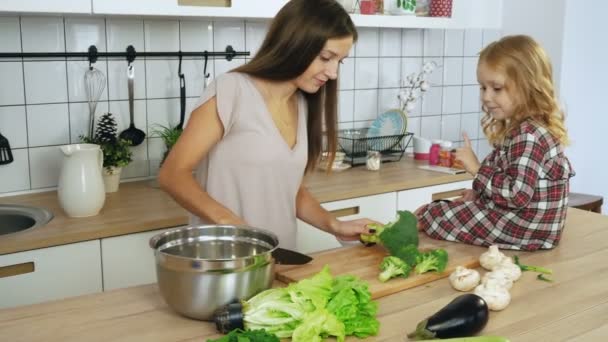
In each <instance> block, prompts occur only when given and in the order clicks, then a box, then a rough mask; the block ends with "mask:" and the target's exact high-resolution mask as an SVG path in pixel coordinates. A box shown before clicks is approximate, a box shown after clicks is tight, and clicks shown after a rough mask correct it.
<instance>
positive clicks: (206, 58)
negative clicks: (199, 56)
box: [203, 50, 211, 78]
mask: <svg viewBox="0 0 608 342" xmlns="http://www.w3.org/2000/svg"><path fill="white" fill-rule="evenodd" d="M203 56H204V57H205V66H204V67H203V76H205V78H209V76H211V74H210V73H208V72H207V62H208V61H209V53H208V52H207V50H205V52H203Z"/></svg>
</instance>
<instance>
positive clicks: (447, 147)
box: [439, 141, 452, 167]
mask: <svg viewBox="0 0 608 342" xmlns="http://www.w3.org/2000/svg"><path fill="white" fill-rule="evenodd" d="M439 147H440V149H439V166H445V167H452V142H451V141H442V142H441V144H439Z"/></svg>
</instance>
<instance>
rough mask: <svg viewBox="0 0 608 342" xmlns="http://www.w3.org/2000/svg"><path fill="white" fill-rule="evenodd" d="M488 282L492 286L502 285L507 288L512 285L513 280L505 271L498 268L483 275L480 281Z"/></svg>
mask: <svg viewBox="0 0 608 342" xmlns="http://www.w3.org/2000/svg"><path fill="white" fill-rule="evenodd" d="M488 282H490V283H492V284H491V285H492V286H499V287H504V288H505V289H507V290H509V289H510V288H511V287H512V286H513V280H511V278H510V277H509V275H508V274H507V273H505V272H504V271H502V270H500V269H495V270H494V271H492V272H488V273H486V274H484V275H483V278H482V279H481V283H482V284H486V283H488Z"/></svg>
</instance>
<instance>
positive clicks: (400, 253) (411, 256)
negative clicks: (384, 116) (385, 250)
mask: <svg viewBox="0 0 608 342" xmlns="http://www.w3.org/2000/svg"><path fill="white" fill-rule="evenodd" d="M393 255H394V256H396V257H398V258H399V259H401V260H403V261H405V262H406V263H407V264H408V265H409V266H410V267H412V268H413V267H414V266H416V262H417V261H418V258H419V257H420V251H418V248H417V247H416V246H414V245H406V246H399V248H398V249H397V251H396V252H395V253H394V254H393Z"/></svg>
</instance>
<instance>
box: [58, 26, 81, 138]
mask: <svg viewBox="0 0 608 342" xmlns="http://www.w3.org/2000/svg"><path fill="white" fill-rule="evenodd" d="M62 19H63V20H62V23H63V50H64V51H65V52H67V51H68V39H67V34H66V26H65V20H66V19H65V16H64V17H62ZM64 62H65V92H66V93H65V97H66V99H67V107H68V144H71V143H72V113H71V112H70V78H69V77H68V59H67V58H65V60H64ZM85 87H86V85H85Z"/></svg>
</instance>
